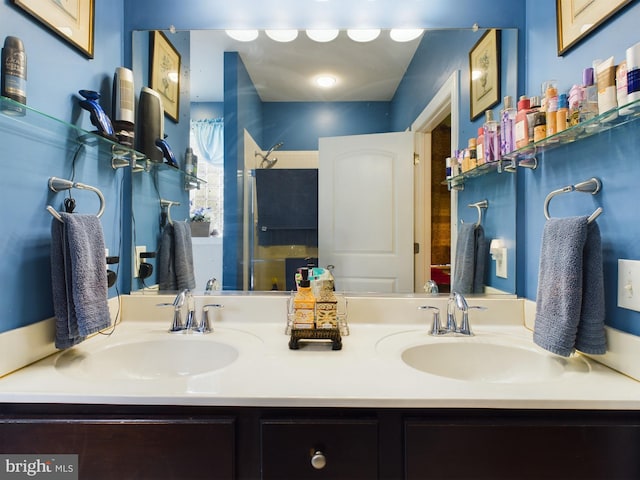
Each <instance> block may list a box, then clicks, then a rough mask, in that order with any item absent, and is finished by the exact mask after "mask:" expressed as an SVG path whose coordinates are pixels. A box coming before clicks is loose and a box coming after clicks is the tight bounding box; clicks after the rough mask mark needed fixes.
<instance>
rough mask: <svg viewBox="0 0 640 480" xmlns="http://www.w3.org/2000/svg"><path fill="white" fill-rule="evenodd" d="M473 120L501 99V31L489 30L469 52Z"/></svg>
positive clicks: (470, 96) (470, 97)
mask: <svg viewBox="0 0 640 480" xmlns="http://www.w3.org/2000/svg"><path fill="white" fill-rule="evenodd" d="M469 79H470V88H469V99H470V112H471V120H475V119H476V118H478V117H479V116H480V115H482V114H483V113H484V111H485V110H488V109H490V108H491V107H493V106H494V105H496V104H497V103H498V102H499V101H500V32H499V31H498V30H496V29H495V28H493V29H491V30H487V31H486V32H485V34H484V35H482V38H480V40H478V43H476V44H475V45H474V46H473V48H472V49H471V51H470V52H469Z"/></svg>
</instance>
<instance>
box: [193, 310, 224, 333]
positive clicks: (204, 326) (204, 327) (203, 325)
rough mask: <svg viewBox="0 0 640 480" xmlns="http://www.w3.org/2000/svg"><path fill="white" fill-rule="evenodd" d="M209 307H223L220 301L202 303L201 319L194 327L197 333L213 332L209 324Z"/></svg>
mask: <svg viewBox="0 0 640 480" xmlns="http://www.w3.org/2000/svg"><path fill="white" fill-rule="evenodd" d="M210 308H223V305H222V304H220V303H208V304H206V305H203V307H202V321H201V322H200V325H199V326H198V328H197V329H196V331H197V332H198V333H210V332H213V327H212V326H211V319H210V318H209V309H210Z"/></svg>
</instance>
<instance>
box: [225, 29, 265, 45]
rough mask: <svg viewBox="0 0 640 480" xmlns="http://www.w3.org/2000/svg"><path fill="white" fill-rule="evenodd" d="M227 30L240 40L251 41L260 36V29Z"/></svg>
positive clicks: (231, 35)
mask: <svg viewBox="0 0 640 480" xmlns="http://www.w3.org/2000/svg"><path fill="white" fill-rule="evenodd" d="M225 32H227V35H229V36H230V37H231V38H233V39H234V40H237V41H239V42H251V41H253V40H255V39H256V38H258V30H225Z"/></svg>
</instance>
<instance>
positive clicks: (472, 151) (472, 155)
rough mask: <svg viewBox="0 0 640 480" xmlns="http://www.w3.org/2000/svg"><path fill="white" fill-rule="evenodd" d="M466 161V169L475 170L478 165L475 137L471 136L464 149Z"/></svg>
mask: <svg viewBox="0 0 640 480" xmlns="http://www.w3.org/2000/svg"><path fill="white" fill-rule="evenodd" d="M464 162H465V163H466V170H465V171H469V170H473V169H474V168H476V167H477V166H478V161H477V156H476V139H475V138H470V139H469V140H468V141H467V148H465V150H464Z"/></svg>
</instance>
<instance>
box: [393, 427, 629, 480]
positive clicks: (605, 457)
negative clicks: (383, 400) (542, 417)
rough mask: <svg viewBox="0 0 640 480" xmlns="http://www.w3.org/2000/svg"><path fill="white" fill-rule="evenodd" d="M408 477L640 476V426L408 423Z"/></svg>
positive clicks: (564, 479)
mask: <svg viewBox="0 0 640 480" xmlns="http://www.w3.org/2000/svg"><path fill="white" fill-rule="evenodd" d="M405 442H406V445H405V472H406V478H407V479H420V480H426V479H438V480H444V479H465V480H466V479H491V480H498V479H509V480H512V479H515V478H517V479H519V480H525V479H532V480H534V479H535V480H539V479H545V480H550V479H558V480H571V479H576V480H577V479H581V480H584V479H603V480H604V479H606V480H614V479H620V480H622V479H625V480H627V479H631V478H640V456H638V453H637V446H638V445H640V427H638V426H637V425H621V424H618V425H611V424H609V425H606V424H601V425H598V424H593V423H592V424H564V425H562V424H556V425H535V424H531V423H528V424H518V425H508V424H484V425H460V424H457V425H456V424H449V425H442V424H440V425H434V424H429V423H424V422H407V423H405Z"/></svg>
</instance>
